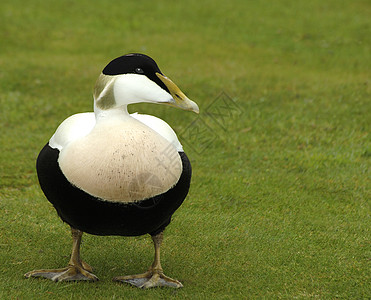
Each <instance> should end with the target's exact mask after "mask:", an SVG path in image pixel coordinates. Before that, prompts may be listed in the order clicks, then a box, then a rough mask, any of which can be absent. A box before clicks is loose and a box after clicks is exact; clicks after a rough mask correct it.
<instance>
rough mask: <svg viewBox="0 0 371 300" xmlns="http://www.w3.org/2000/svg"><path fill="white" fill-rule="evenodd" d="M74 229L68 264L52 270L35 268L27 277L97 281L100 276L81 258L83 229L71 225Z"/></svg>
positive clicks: (72, 229)
mask: <svg viewBox="0 0 371 300" xmlns="http://www.w3.org/2000/svg"><path fill="white" fill-rule="evenodd" d="M71 231H72V240H73V244H72V254H71V258H70V261H69V263H68V266H67V267H65V268H62V269H50V270H35V271H31V272H28V273H26V274H25V275H24V276H25V277H26V278H30V277H44V278H47V279H51V280H53V281H55V282H57V281H77V280H87V281H97V280H98V277H97V276H95V275H94V274H92V273H91V272H92V271H93V269H92V268H91V267H90V266H89V265H88V264H87V263H85V262H83V261H82V260H81V258H80V245H81V237H82V233H83V232H82V231H80V230H77V229H74V228H72V227H71Z"/></svg>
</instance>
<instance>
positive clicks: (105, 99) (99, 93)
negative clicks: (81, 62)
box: [93, 73, 116, 110]
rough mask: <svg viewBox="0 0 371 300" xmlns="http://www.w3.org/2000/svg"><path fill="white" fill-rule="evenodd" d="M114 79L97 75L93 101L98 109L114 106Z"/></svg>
mask: <svg viewBox="0 0 371 300" xmlns="http://www.w3.org/2000/svg"><path fill="white" fill-rule="evenodd" d="M115 79H116V77H115V76H110V75H104V74H103V73H102V74H100V75H99V77H98V79H97V82H96V83H95V87H94V94H93V95H94V100H95V101H96V105H97V107H99V108H100V109H103V110H105V109H110V108H113V107H114V106H115V105H116V101H115V97H114V93H113V84H114V82H115Z"/></svg>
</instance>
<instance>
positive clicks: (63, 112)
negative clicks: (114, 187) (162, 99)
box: [0, 0, 371, 299]
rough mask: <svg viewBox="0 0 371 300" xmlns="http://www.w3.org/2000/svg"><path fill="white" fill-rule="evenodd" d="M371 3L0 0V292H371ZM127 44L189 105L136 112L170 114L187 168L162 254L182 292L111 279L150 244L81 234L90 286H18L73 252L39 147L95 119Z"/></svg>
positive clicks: (102, 295) (206, 295) (144, 263)
mask: <svg viewBox="0 0 371 300" xmlns="http://www.w3.org/2000/svg"><path fill="white" fill-rule="evenodd" d="M370 11H371V6H370V4H369V2H368V1H362V0H356V1H335V0H329V1H325V2H324V1H320V0H313V1H291V0H282V1H274V2H273V1H237V0H231V1H228V2H226V1H204V2H202V4H201V3H200V2H199V1H193V0H192V1H188V2H187V3H181V2H171V1H157V2H156V3H149V2H148V3H147V2H142V1H140V2H138V1H125V2H121V3H115V2H112V1H78V2H76V1H59V2H55V1H36V0H32V1H27V2H26V1H17V0H12V1H7V0H6V1H2V2H1V3H0V20H1V21H0V22H1V23H0V24H1V26H0V39H1V45H0V104H1V110H0V122H1V123H0V124H1V134H0V145H1V151H0V213H1V218H0V298H1V299H121V298H129V299H137V298H138V299H146V298H154V299H156V298H158V299H161V298H175V299H176V298H178V299H210V298H216V299H241V298H248V299H254V298H267V299H279V298H288V299H291V298H298V299H305V298H320V299H335V298H345V299H350V298H352V299H366V298H370V297H371V293H370V287H369V283H370V279H371V278H370V272H369V271H370V258H371V253H370V248H371V247H370V246H371V245H370V225H371V221H370V198H371V197H370V157H371V142H370V132H369V131H370V125H371V124H370V123H371V122H370V117H369V115H370V111H371V104H370V103H371V102H370V96H371V95H370V92H371V89H370V85H371V82H370V75H371V72H370V69H371V68H370V67H371V61H370V60H371V56H370V53H371V49H370V48H371V40H370V39H371V36H370V34H369V33H370V29H371V22H370V18H369V15H370ZM127 52H145V53H147V54H149V55H151V56H153V57H154V58H155V59H156V61H157V62H158V63H159V65H160V67H161V68H162V70H163V71H164V72H165V74H167V75H169V76H170V77H171V78H172V79H173V80H174V81H175V82H176V83H178V85H179V86H180V87H181V88H182V90H184V91H185V93H186V94H187V95H188V96H189V97H190V98H191V99H193V100H195V101H196V102H197V103H198V104H199V106H200V109H201V114H200V115H199V116H198V117H197V116H195V115H193V114H190V113H186V112H183V111H178V110H175V109H172V108H168V107H162V106H155V105H144V104H139V105H134V106H132V107H131V111H140V112H146V113H150V114H153V115H156V116H159V117H161V118H163V119H164V120H166V121H167V122H168V123H169V124H170V125H171V126H172V127H173V128H174V129H175V130H176V131H177V132H178V134H179V136H180V138H181V140H182V142H183V144H184V147H185V150H186V152H187V154H188V156H189V157H190V158H191V159H192V162H193V169H194V175H193V182H192V187H191V191H190V194H189V197H188V198H187V201H186V202H185V203H184V204H183V206H182V207H181V208H180V209H179V210H178V211H177V212H176V214H175V216H174V220H173V222H172V224H171V225H170V226H169V227H168V229H167V230H166V234H165V241H164V247H163V255H162V257H163V266H164V268H165V271H166V273H167V274H168V275H170V276H173V277H175V278H177V279H179V280H181V281H182V282H183V283H184V286H185V287H184V288H183V289H181V290H178V291H174V290H169V289H153V290H149V291H142V290H137V289H134V288H131V287H128V286H125V285H118V284H116V283H113V282H112V281H111V278H112V277H114V276H119V275H124V274H130V273H137V272H140V271H144V270H145V269H146V268H147V267H148V264H149V263H150V262H151V259H152V255H153V250H152V245H151V242H150V239H149V238H148V237H138V238H122V237H96V236H91V235H85V236H84V242H83V246H82V255H83V257H84V259H85V260H86V261H87V262H89V263H90V264H91V265H93V266H94V267H95V273H96V274H97V275H98V276H99V277H100V279H101V281H100V282H98V283H94V284H86V283H59V284H54V283H52V282H49V281H44V280H25V279H23V277H22V275H23V274H24V273H25V272H27V271H29V270H32V269H35V268H41V267H44V268H54V267H62V266H65V264H66V263H67V261H68V256H69V254H70V246H71V245H70V243H71V241H70V237H69V231H68V227H67V226H66V225H65V224H63V223H62V222H61V221H60V220H59V218H58V217H57V215H56V213H55V211H54V209H53V208H52V207H51V205H50V204H49V203H48V202H47V201H46V200H45V198H44V196H43V194H42V192H41V191H40V189H39V187H38V183H37V178H36V174H35V167H34V165H35V158H36V156H37V154H38V151H39V150H40V149H41V147H42V146H43V145H44V144H45V143H46V141H47V140H48V139H49V138H50V136H51V135H52V134H53V132H54V130H55V128H56V127H57V126H58V124H59V123H60V122H61V121H62V120H63V119H65V118H66V117H67V116H69V115H71V114H73V113H77V112H82V111H91V109H92V96H91V91H92V87H93V85H94V82H95V79H96V77H97V76H98V74H99V73H100V72H101V70H102V68H103V67H104V66H105V64H106V63H107V62H108V61H109V60H110V59H112V58H114V57H117V56H119V55H121V54H123V53H127ZM225 104H228V109H225ZM220 111H222V112H223V113H224V117H223V116H221V115H217V114H216V113H218V112H220ZM226 116H228V117H226Z"/></svg>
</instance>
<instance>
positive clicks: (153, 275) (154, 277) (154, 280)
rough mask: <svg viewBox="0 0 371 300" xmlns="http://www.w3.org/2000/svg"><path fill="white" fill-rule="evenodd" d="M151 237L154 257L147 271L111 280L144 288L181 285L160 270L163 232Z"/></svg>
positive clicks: (178, 286) (176, 286) (179, 286)
mask: <svg viewBox="0 0 371 300" xmlns="http://www.w3.org/2000/svg"><path fill="white" fill-rule="evenodd" d="M151 237H152V240H153V244H154V246H155V259H154V261H153V263H152V265H151V266H150V268H149V269H148V271H147V272H145V273H143V274H136V275H129V276H119V277H115V278H114V279H113V280H114V281H119V282H126V283H130V284H132V285H135V286H136V287H139V288H144V289H147V288H151V287H157V286H166V287H173V288H181V287H183V285H182V284H181V283H180V282H179V281H178V280H175V279H172V278H170V277H167V276H166V275H165V274H164V272H163V270H162V267H161V262H160V247H161V243H162V239H163V232H161V233H159V234H157V235H153V236H151Z"/></svg>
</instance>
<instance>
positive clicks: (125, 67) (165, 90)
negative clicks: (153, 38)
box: [94, 53, 199, 113]
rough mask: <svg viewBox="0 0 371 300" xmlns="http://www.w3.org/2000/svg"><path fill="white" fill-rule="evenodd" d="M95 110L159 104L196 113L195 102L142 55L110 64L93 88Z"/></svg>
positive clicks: (128, 55) (197, 109)
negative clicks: (138, 104)
mask: <svg viewBox="0 0 371 300" xmlns="http://www.w3.org/2000/svg"><path fill="white" fill-rule="evenodd" d="M94 101H95V107H96V108H98V109H99V110H109V109H113V108H117V107H121V106H126V105H128V104H132V103H141V102H148V103H161V104H167V105H171V106H175V107H178V108H181V109H184V110H189V111H193V112H196V113H198V112H199V108H198V106H197V104H196V103H195V102H193V101H192V100H190V99H188V97H187V96H186V95H184V93H183V92H182V91H181V90H180V89H179V88H178V87H177V85H176V84H175V83H174V82H172V81H171V80H170V79H169V78H168V77H166V76H165V75H164V74H162V72H161V71H160V69H159V67H158V66H157V64H156V62H155V61H154V60H153V59H152V58H150V57H149V56H147V55H144V54H138V53H133V54H127V55H124V56H120V57H118V58H116V59H114V60H112V61H111V62H110V63H109V64H108V65H107V66H106V67H105V68H104V69H103V71H102V73H101V74H100V76H99V77H98V79H97V82H96V84H95V88H94Z"/></svg>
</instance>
